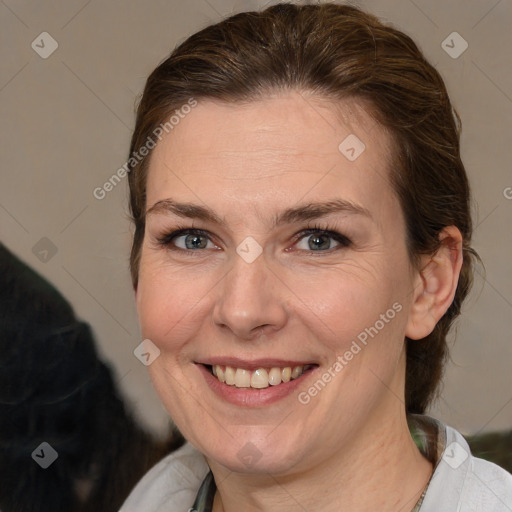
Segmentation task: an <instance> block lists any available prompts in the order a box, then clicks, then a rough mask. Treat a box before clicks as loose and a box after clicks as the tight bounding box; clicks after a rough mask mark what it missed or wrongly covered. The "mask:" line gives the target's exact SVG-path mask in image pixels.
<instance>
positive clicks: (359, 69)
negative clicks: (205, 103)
mask: <svg viewBox="0 0 512 512" xmlns="http://www.w3.org/2000/svg"><path fill="white" fill-rule="evenodd" d="M291 89H294V90H299V91H310V92H312V93H315V94H318V95H319V96H321V97H325V98H329V99H333V100H337V99H342V98H347V97H353V98H354V97H355V98H360V99H364V100H367V101H368V102H369V104H370V105H372V107H373V109H374V112H373V115H374V116H375V117H376V118H377V119H378V120H379V122H380V123H381V124H382V125H383V126H385V127H386V128H387V129H388V130H389V131H390V133H391V134H392V137H393V140H394V154H393V159H394V164H393V165H392V166H391V182H392V185H393V187H394V189H395V191H396V193H397V195H398V197H399V199H400V203H401V206H402V209H403V212H404V216H405V219H406V225H407V243H408V249H409V254H410V257H411V260H412V261H413V262H415V263H416V264H417V261H418V256H419V255H421V254H433V253H434V252H435V251H436V249H437V248H438V246H439V239H438V236H439V233H440V231H441V229H442V228H443V227H446V226H450V225H455V226H457V227H458V228H459V230H460V231H461V233H462V236H463V240H464V247H463V250H464V262H463V267H462V271H461V275H460V279H459V283H458V287H457V292H456V295H455V299H454V301H453V303H452V304H451V306H450V308H449V309H448V311H447V312H446V314H445V315H444V316H443V318H442V319H441V320H440V321H439V322H438V324H437V325H436V327H435V329H434V331H433V332H432V333H431V334H430V335H429V336H427V337H426V338H424V339H423V340H419V341H412V340H407V342H406V343H407V366H406V386H405V400H406V410H407V411H408V412H412V413H423V412H424V411H425V409H426V407H427V406H428V405H429V403H430V402H431V401H432V399H433V398H434V397H435V395H436V391H437V388H438V385H439V383H440V380H441V377H442V373H443V368H444V363H445V360H446V358H447V354H448V348H447V343H446V335H447V333H448V330H449V328H450V325H451V324H452V321H453V320H454V318H455V317H457V316H458V315H459V313H460V309H461V305H462V302H463V300H464V298H465V296H466V295H467V293H468V291H469V288H470V285H471V282H472V275H473V273H472V262H473V257H474V256H476V253H475V252H474V251H473V250H472V249H471V248H470V245H469V244H470V240H471V232H472V225H471V216H470V205H469V200H470V192H469V184H468V180H467V176H466V173H465V170H464V166H463V164H462V162H461V159H460V154H459V138H460V120H459V117H458V115H457V113H456V112H455V111H454V110H453V109H452V106H451V104H450V100H449V98H448V94H447V91H446V88H445V85H444V82H443V80H442V78H441V76H440V75H439V73H438V72H437V71H436V70H435V69H434V68H433V67H432V66H431V65H430V64H429V63H428V62H427V61H426V60H425V58H424V56H423V54H422V53H421V51H420V50H419V49H418V47H417V46H416V44H415V43H414V42H413V41H412V40H411V38H410V37H408V36H407V35H405V34H404V33H402V32H401V31H399V30H397V29H395V28H393V27H390V26H386V25H384V24H382V23H381V22H380V21H379V20H378V19H377V18H376V17H374V16H372V15H370V14H367V13H365V12H363V11H361V10H360V9H358V8H356V7H353V6H348V5H335V4H323V5H303V6H297V5H293V4H278V5H275V6H272V7H269V8H268V9H266V10H264V11H262V12H247V13H241V14H237V15H234V16H232V17H230V18H227V19H225V20H223V21H221V22H220V23H217V24H215V25H211V26H209V27H206V28H205V29H203V30H201V31H199V32H197V33H196V34H193V35H192V36H191V37H189V38H188V39H187V40H186V41H184V42H183V43H182V44H180V45H179V46H178V47H177V48H176V49H175V50H174V51H173V52H172V54H171V55H170V56H169V57H168V58H167V59H166V60H165V61H164V62H162V63H161V64H160V65H159V66H158V67H157V68H156V69H155V70H154V71H153V72H152V73H151V75H150V76H149V78H148V80H147V83H146V86H145V89H144V93H143V96H142V99H141V101H140V103H139V107H138V111H137V119H136V125H135V130H134V133H133V137H132V141H131V147H130V152H131V154H133V153H134V152H136V151H137V150H138V149H139V148H141V147H142V146H143V145H144V144H145V143H146V141H147V140H149V139H150V138H152V135H153V133H154V130H155V128H157V127H158V126H159V125H161V124H162V123H165V122H166V121H167V120H168V118H169V116H170V115H171V114H172V112H173V111H174V110H175V109H177V108H180V107H181V106H182V105H184V104H186V103H187V102H189V100H190V99H191V98H196V99H201V98H209V99H216V100H220V101H226V102H237V101H239V102H240V101H253V100H257V99H258V98H263V97H265V95H268V94H269V93H271V92H272V91H276V90H291ZM150 155H151V153H149V155H148V156H147V157H146V158H145V159H143V160H142V161H141V162H138V161H135V159H132V160H130V164H131V163H133V164H134V165H130V166H129V170H130V172H129V184H130V207H131V213H132V217H133V221H134V224H135V233H134V238H133V246H132V252H131V258H130V266H131V275H132V281H133V286H134V287H136V286H137V280H138V267H139V260H140V254H141V247H142V241H143V238H144V226H145V208H146V204H145V203H146V177H147V171H148V161H149V157H150Z"/></svg>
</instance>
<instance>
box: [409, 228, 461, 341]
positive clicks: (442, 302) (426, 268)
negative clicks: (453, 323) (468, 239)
mask: <svg viewBox="0 0 512 512" xmlns="http://www.w3.org/2000/svg"><path fill="white" fill-rule="evenodd" d="M439 241H440V243H441V244H440V247H439V249H438V250H437V252H436V253H435V254H434V255H432V256H425V258H424V259H423V265H422V268H421V270H420V271H419V272H418V275H417V279H416V283H415V284H416V286H415V290H414V302H413V304H412V307H411V310H410V314H409V319H408V323H407V328H406V332H405V335H406V336H407V337H408V338H410V339H415V340H419V339H422V338H425V337H426V336H428V335H429V334H430V333H431V332H432V331H433V330H434V327H435V326H436V324H437V322H438V321H439V320H440V319H441V317H442V316H443V315H444V314H445V313H446V311H447V310H448V308H449V307H450V305H451V303H452V302H453V298H454V297H455V292H456V290H457V284H458V282H459V275H460V270H461V268H462V235H461V233H460V231H459V230H458V229H457V228H456V227H455V226H448V227H445V228H444V229H443V230H442V231H441V233H440V234H439Z"/></svg>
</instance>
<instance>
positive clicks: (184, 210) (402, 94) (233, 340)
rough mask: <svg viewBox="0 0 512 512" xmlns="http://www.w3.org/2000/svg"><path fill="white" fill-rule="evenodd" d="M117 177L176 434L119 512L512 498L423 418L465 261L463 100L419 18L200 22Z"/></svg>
mask: <svg viewBox="0 0 512 512" xmlns="http://www.w3.org/2000/svg"><path fill="white" fill-rule="evenodd" d="M129 182H130V201H131V202H130V205H131V211H132V215H133V220H134V224H135V234H134V240H133V247H132V254H131V271H132V278H133V285H134V289H135V293H136V301H137V308H138V315H139V321H140V325H141V330H142V334H143V337H144V338H145V339H146V341H145V342H144V343H145V347H146V350H147V353H149V354H150V355H151V358H152V360H151V363H150V364H149V372H150V375H151V378H152V381H153V384H154V386H155V388H156V390H157V392H158V393H159V395H160V397H161V399H162V402H163V404H164V405H165V407H166V409H167V410H168V412H169V414H170V415H171V417H172V419H173V421H174V422H175V423H176V425H177V426H178V428H179V429H180V431H181V432H182V433H183V435H184V436H185V438H186V439H187V441H188V443H187V444H186V445H185V446H184V447H182V448H181V449H179V450H178V451H176V452H175V453H172V454H171V455H170V456H168V457H167V458H166V459H164V460H163V461H162V462H161V463H159V464H158V465H157V466H156V467H155V468H153V470H151V471H150V473H148V474H147V475H146V476H145V477H144V479H143V480H142V481H141V482H140V483H139V485H138V486H137V487H136V488H135V489H134V491H133V493H132V495H131V497H130V498H128V500H127V501H126V502H125V504H124V506H123V508H122V511H130V512H132V511H141V512H142V511H144V512H149V511H153V510H154V511H156V510H158V511H161V510H169V511H170V510H172V511H176V510H197V511H209V510H212V511H214V512H221V511H224V512H231V511H235V510H244V511H267V510H276V509H277V508H278V509H279V510H287V511H288V510H289V511H292V510H293V511H294V510H308V511H317V510H322V511H338V510H341V509H343V510H357V511H369V510H372V511H373V510H393V511H395V510H401V511H411V510H414V511H417V510H421V511H422V512H424V511H436V512H438V511H440V510H443V511H451V510H454V511H455V510H510V506H511V505H510V504H511V503H512V477H511V476H510V475H509V474H508V473H506V472H505V471H503V470H501V469H500V468H498V467H497V466H495V465H493V464H491V463H487V462H484V461H482V460H479V459H475V458H474V457H472V456H471V454H470V452H469V448H468V445H467V443H466V442H465V441H464V439H463V438H462V436H461V435H460V434H459V433H458V432H456V431H455V430H453V429H451V428H450V427H447V426H444V425H443V424H441V423H440V422H438V421H436V420H434V419H432V418H429V417H427V416H424V414H423V413H424V412H425V410H426V408H427V406H428V405H429V403H430V402H431V401H432V399H433V398H434V396H435V394H436V390H437V388H438V384H439V381H440V378H441V374H442V370H443V365H444V361H445V358H446V353H447V346H446V335H447V332H448V330H449V328H450V325H451V323H452V321H453V319H454V318H455V317H456V316H457V315H458V314H459V312H460V308H461V304H462V302H463V300H464V298H465V296H466V294H467V292H468V290H469V287H470V283H471V275H472V270H471V269H472V261H473V258H474V257H475V256H476V255H475V253H474V251H473V250H472V249H471V247H470V241H471V230H472V228H471V219H470V214H469V186H468V182H467V177H466V174H465V170H464V167H463V165H462V162H461V159H460V154H459V126H458V117H457V115H456V114H455V113H454V112H453V110H452V107H451V104H450V101H449V98H448V96H447V92H446V89H445V86H444V84H443V81H442V79H441V77H440V76H439V74H438V73H437V72H436V71H435V70H434V68H433V67H432V66H431V65H430V64H428V63H427V62H426V61H425V59H424V57H423V56H422V54H421V53H420V51H419V50H418V48H417V47H416V45H415V44H414V43H413V42H412V41H411V39H410V38H409V37H408V36H406V35H404V34H403V33H401V32H400V31H398V30H396V29H393V28H390V27H387V26H384V25H383V24H381V23H380V22H379V21H378V20H377V19H376V18H375V17H373V16H371V15H369V14H366V13H364V12H362V11H361V10H359V9H357V8H355V7H349V6H339V5H330V4H326V5H314V6H313V5H310V6H302V7H298V6H293V5H289V4H281V5H277V6H274V7H271V8H268V9H267V10H265V11H263V12H261V13H243V14H240V15H236V16H233V17H231V18H229V19H227V20H224V21H223V22H221V23H218V24H217V25H213V26H210V27H207V28H206V29H204V30H202V31H200V32H199V33H197V34H195V35H193V36H191V37H190V38H189V39H188V40H186V41H185V42H184V43H182V44H181V45H180V46H179V47H178V48H176V49H175V50H174V52H173V53H172V54H171V56H170V57H169V58H168V59H167V60H166V61H164V62H163V63H162V64H161V65H159V66H158V68H157V69H156V70H155V71H154V72H153V73H152V74H151V76H150V77H149V79H148V81H147V84H146V87H145V90H144V94H143V97H142V100H141V102H140V105H139V108H138V114H137V121H136V127H135V132H134V134H133V138H132V143H131V158H130V161H129ZM148 358H149V356H148ZM478 504H481V505H478ZM472 507H473V508H472Z"/></svg>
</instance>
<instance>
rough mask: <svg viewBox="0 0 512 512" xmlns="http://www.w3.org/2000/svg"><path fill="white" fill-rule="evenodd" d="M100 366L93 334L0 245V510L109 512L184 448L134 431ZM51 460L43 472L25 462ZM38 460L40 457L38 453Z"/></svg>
mask: <svg viewBox="0 0 512 512" xmlns="http://www.w3.org/2000/svg"><path fill="white" fill-rule="evenodd" d="M112 375H113V372H112V370H111V369H110V367H109V366H107V365H106V364H105V363H103V362H102V361H101V360H100V359H98V356H97V353H96V348H95V343H94V339H93V336H92V333H91V329H90V327H89V325H88V324H87V323H84V322H80V321H78V320H77V319H76V317H75V315H74V312H73V309H72V307H71V305H70V304H69V303H68V302H67V301H66V300H65V299H64V297H62V295H61V294H60V293H59V292H58V291H57V290H56V289H55V288H54V287H53V286H52V285H51V284H50V283H49V282H48V281H46V280H45V279H44V278H42V277H41V276H39V275H38V274H37V273H35V272H34V271H33V270H31V269H30V268H29V267H28V266H27V265H25V264H24V263H23V262H22V261H20V260H19V259H18V258H17V257H16V256H14V255H13V254H12V253H11V252H9V251H8V249H7V248H6V247H5V246H4V245H2V244H0V510H2V512H34V511H38V512H46V511H48V512H61V511H62V512H75V511H76V512H89V511H90V512H92V511H94V512H99V511H101V512H110V511H112V512H114V511H117V510H118V509H119V507H120V506H121V504H122V503H123V501H124V499H125V498H126V497H127V495H128V494H129V492H130V490H131V489H132V488H133V486H134V485H135V484H136V483H137V481H138V480H139V479H140V478H141V476H142V475H143V474H144V473H145V472H146V471H147V470H148V469H149V468H150V467H151V466H152V465H154V464H155V463H156V462H157V461H158V460H160V459H161V458H162V457H163V456H164V455H165V454H167V453H169V452H170V451H172V450H174V449H176V448H177V447H178V446H180V445H181V444H182V443H183V438H182V437H181V436H180V434H179V433H177V432H176V431H174V430H172V429H170V434H169V438H168V441H165V442H158V441H156V440H155V439H154V438H153V437H152V436H151V435H149V434H148V433H147V432H145V431H144V430H143V429H142V428H141V426H140V425H138V424H137V423H136V421H135V420H134V418H133V417H132V415H131V414H130V413H129V412H128V411H127V409H126V407H125V405H124V403H123V400H122V398H121V395H120V393H119V391H118V389H117V388H116V386H115V384H114V381H113V378H112ZM42 442H46V443H49V444H50V445H51V447H52V448H53V449H54V450H56V452H57V453H58V458H57V459H56V460H55V461H54V462H53V463H52V464H51V465H50V466H49V467H48V468H47V469H43V468H42V467H40V465H38V464H37V463H36V461H35V459H33V458H32V452H33V451H34V450H35V449H36V448H37V447H38V446H39V445H40V444H41V443H42ZM38 453H39V455H41V453H40V452H38Z"/></svg>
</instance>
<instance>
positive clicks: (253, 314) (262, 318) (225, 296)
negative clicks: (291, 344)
mask: <svg viewBox="0 0 512 512" xmlns="http://www.w3.org/2000/svg"><path fill="white" fill-rule="evenodd" d="M285 290H286V286H285V285H284V283H283V282H282V281H281V280H280V279H278V278H277V277H276V274H275V271H272V270H271V269H270V268H269V266H268V265H267V263H266V261H265V258H264V255H263V254H262V255H261V256H259V257H258V258H257V259H256V260H255V261H253V262H252V263H247V262H246V261H244V260H243V259H242V258H241V257H240V256H238V255H235V257H234V261H233V263H232V267H231V269H230V270H229V271H228V273H227V274H226V276H225V277H224V279H223V280H222V281H221V282H220V283H219V284H218V289H217V291H218V294H217V297H218V298H217V300H216V303H215V306H214V308H213V321H214V323H215V325H216V326H217V327H218V328H220V329H223V330H226V331H228V332H230V333H232V335H233V337H236V338H237V339H239V340H246V341H249V340H254V339H255V338H257V337H259V336H261V335H262V334H265V335H271V334H272V333H274V332H276V331H279V330H280V329H282V328H283V326H284V325H285V324H286V319H287V317H288V313H287V308H286V303H285V300H286V295H287V294H286V291H285Z"/></svg>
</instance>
